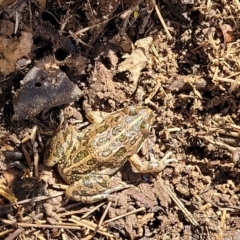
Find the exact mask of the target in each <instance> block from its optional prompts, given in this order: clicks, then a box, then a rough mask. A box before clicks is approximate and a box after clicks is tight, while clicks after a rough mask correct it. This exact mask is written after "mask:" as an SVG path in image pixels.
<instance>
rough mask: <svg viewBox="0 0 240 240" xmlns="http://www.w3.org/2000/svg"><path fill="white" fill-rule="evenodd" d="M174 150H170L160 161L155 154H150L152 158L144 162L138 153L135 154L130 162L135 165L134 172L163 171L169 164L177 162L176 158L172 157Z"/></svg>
mask: <svg viewBox="0 0 240 240" xmlns="http://www.w3.org/2000/svg"><path fill="white" fill-rule="evenodd" d="M171 154H172V152H168V153H167V154H166V155H165V156H164V157H163V158H162V159H161V160H160V161H157V160H156V159H155V158H154V157H153V155H152V154H151V155H150V158H151V160H150V161H145V162H142V161H141V159H140V158H139V157H138V155H137V154H134V155H133V156H132V157H131V158H130V159H129V162H130V163H131V165H132V167H133V171H134V172H139V173H151V172H161V171H162V170H163V169H164V168H165V167H166V166H167V165H168V164H170V163H173V162H175V163H176V162H177V160H176V159H174V158H173V159H170V158H169V157H170V156H171Z"/></svg>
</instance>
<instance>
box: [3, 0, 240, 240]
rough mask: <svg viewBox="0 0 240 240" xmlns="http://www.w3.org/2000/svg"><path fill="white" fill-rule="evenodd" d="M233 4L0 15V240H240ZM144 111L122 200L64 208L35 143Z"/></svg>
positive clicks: (56, 179) (91, 7)
mask: <svg viewBox="0 0 240 240" xmlns="http://www.w3.org/2000/svg"><path fill="white" fill-rule="evenodd" d="M239 12H240V2H239V0H232V1H226V0H215V1H214V0H207V1H200V0H161V1H155V0H146V1H143V0H137V1H136V0H135V1H125V0H122V1H119V0H108V1H105V0H102V1H98V0H92V1H69V2H67V1H66V2H65V1H62V0H57V1H46V0H39V1H21V0H16V1H12V0H2V1H0V221H1V224H0V239H6V240H10V239H144V240H145V239H146V240H147V239H194V240H195V239H216V240H222V239H224V240H230V239H240V231H239V230H240V194H239V193H240V177H239V176H240V174H239V172H240V171H239V156H240V148H239V147H238V145H239V144H238V143H239V141H240V127H239V126H240V115H239V105H240V102H239V99H240V90H238V89H239V87H238V85H239V84H238V82H239V81H240V78H239V74H240V61H239V59H240V58H239V55H240V43H239V39H238V38H239V34H240V33H239V30H240V22H238V21H239ZM137 105H146V106H149V108H151V109H152V110H153V112H154V115H155V122H154V124H153V126H152V130H151V134H150V136H149V137H148V139H147V140H146V141H145V143H146V144H144V145H143V147H142V148H141V149H140V151H139V152H138V155H139V157H140V158H141V159H142V160H143V161H148V160H149V159H150V157H151V156H154V158H155V159H158V160H160V159H161V158H163V157H164V155H166V154H167V153H168V152H172V156H171V158H174V159H176V160H177V163H176V162H173V163H171V164H170V165H169V166H167V167H166V168H165V169H164V170H163V171H162V172H160V173H154V174H152V173H148V174H142V173H134V172H133V171H132V168H131V165H130V164H129V162H127V163H126V164H124V166H122V168H121V169H120V171H119V172H118V173H117V175H116V177H119V179H122V180H123V181H124V182H126V183H131V184H133V185H134V186H135V188H128V189H125V190H122V191H119V192H117V193H114V194H113V195H114V197H113V200H112V199H109V201H108V200H104V201H100V202H96V203H91V204H83V203H81V202H76V201H72V200H70V201H68V200H67V199H66V197H65V195H64V190H63V189H64V186H65V183H64V181H63V180H62V178H61V177H60V176H59V174H58V171H57V169H56V167H53V168H50V169H49V168H46V167H45V166H44V165H43V159H44V155H45V154H46V152H47V151H48V147H49V145H48V143H49V141H51V139H52V137H53V136H54V135H55V134H56V133H57V132H58V130H59V128H60V127H62V126H63V125H66V124H75V123H76V122H77V123H79V122H86V113H87V112H89V111H90V110H100V111H104V112H108V113H112V112H114V111H116V110H118V109H121V108H124V107H126V106H137Z"/></svg>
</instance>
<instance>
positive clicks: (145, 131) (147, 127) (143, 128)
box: [140, 121, 151, 136]
mask: <svg viewBox="0 0 240 240" xmlns="http://www.w3.org/2000/svg"><path fill="white" fill-rule="evenodd" d="M150 128H151V125H150V124H149V123H147V122H145V121H143V122H142V123H141V126H140V130H141V133H142V134H143V136H147V135H148V134H149V131H150Z"/></svg>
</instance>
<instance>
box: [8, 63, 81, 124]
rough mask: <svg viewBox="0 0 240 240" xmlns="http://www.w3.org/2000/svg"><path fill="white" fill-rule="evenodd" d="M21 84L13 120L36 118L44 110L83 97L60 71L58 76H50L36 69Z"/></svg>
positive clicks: (15, 101) (16, 98) (15, 102)
mask: <svg viewBox="0 0 240 240" xmlns="http://www.w3.org/2000/svg"><path fill="white" fill-rule="evenodd" d="M21 84H22V87H21V89H20V90H18V91H17V93H16V97H15V99H14V111H15V114H14V116H13V120H21V119H26V118H29V117H32V116H35V115H37V114H38V113H40V112H41V111H42V110H47V109H50V108H52V107H55V106H59V105H63V104H67V103H70V102H74V101H76V100H78V99H79V98H80V97H81V96H82V92H81V90H80V89H79V88H78V87H77V86H76V85H75V84H73V83H72V82H71V81H70V80H69V78H68V77H67V75H66V74H65V73H64V72H60V71H59V72H58V73H57V74H56V76H50V74H48V73H47V72H45V71H44V70H43V69H40V68H36V67H34V68H32V69H31V70H30V71H29V72H28V73H27V75H26V76H25V77H24V79H23V80H22V82H21Z"/></svg>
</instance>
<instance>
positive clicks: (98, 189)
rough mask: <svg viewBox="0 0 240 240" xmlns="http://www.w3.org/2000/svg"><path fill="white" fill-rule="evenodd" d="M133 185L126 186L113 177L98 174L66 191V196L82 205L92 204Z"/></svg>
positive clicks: (91, 175)
mask: <svg viewBox="0 0 240 240" xmlns="http://www.w3.org/2000/svg"><path fill="white" fill-rule="evenodd" d="M129 187H134V186H133V185H128V184H126V183H124V182H122V181H119V180H116V178H115V177H110V176H109V175H100V174H88V175H87V176H85V177H84V178H82V179H80V180H79V181H77V182H75V183H73V184H71V185H70V186H69V187H68V188H67V189H66V196H67V197H68V198H70V199H73V200H75V201H79V202H83V203H94V202H98V201H100V200H103V199H106V198H109V197H110V196H111V193H113V192H117V191H120V190H123V189H126V188H129Z"/></svg>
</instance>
